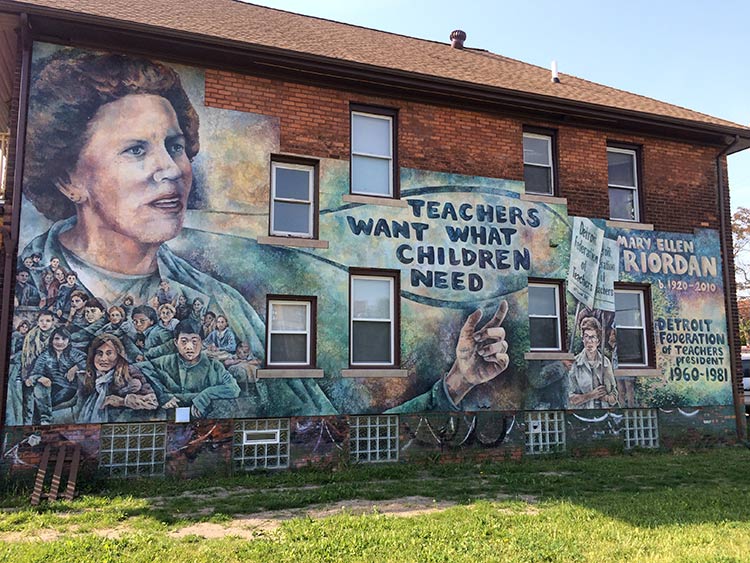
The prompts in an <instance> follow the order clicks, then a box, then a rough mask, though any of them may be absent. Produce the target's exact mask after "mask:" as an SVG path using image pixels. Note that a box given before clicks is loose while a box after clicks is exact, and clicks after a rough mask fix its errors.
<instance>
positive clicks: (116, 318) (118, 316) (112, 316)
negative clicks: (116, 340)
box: [109, 309, 122, 325]
mask: <svg viewBox="0 0 750 563" xmlns="http://www.w3.org/2000/svg"><path fill="white" fill-rule="evenodd" d="M109 322H111V323H112V324H113V325H119V324H120V323H121V322H122V313H120V311H118V310H117V309H113V310H111V311H110V312H109Z"/></svg>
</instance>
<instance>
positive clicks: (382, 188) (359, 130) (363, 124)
mask: <svg viewBox="0 0 750 563" xmlns="http://www.w3.org/2000/svg"><path fill="white" fill-rule="evenodd" d="M394 117H395V116H394V115H381V114H376V113H366V112H363V111H352V112H351V130H352V139H351V143H352V145H351V150H352V154H351V167H352V170H351V182H352V188H351V189H352V193H353V194H359V195H369V196H380V197H394V194H395V191H394V185H393V183H394V182H393V180H394V170H393V160H394V159H393V155H394V150H393V149H394V147H393V145H394V135H393V121H394Z"/></svg>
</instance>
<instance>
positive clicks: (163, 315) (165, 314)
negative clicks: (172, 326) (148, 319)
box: [159, 307, 174, 324]
mask: <svg viewBox="0 0 750 563" xmlns="http://www.w3.org/2000/svg"><path fill="white" fill-rule="evenodd" d="M159 318H160V319H161V320H162V322H164V324H166V323H168V322H169V321H171V320H172V319H173V318H174V313H173V312H172V311H171V310H170V309H168V308H167V307H164V308H163V309H162V310H161V311H159Z"/></svg>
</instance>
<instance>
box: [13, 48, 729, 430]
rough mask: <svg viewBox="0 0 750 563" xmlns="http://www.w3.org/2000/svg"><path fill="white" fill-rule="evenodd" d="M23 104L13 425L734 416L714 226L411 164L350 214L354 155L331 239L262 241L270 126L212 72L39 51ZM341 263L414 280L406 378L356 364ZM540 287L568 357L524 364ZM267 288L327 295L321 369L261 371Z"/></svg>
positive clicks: (333, 175)
mask: <svg viewBox="0 0 750 563" xmlns="http://www.w3.org/2000/svg"><path fill="white" fill-rule="evenodd" d="M30 91H31V93H30V100H29V120H28V126H27V139H26V142H27V148H28V150H27V151H26V152H27V159H26V162H25V168H24V177H23V202H22V209H21V233H20V236H21V246H20V248H21V249H22V250H21V252H20V254H19V257H18V260H19V265H18V273H17V276H16V278H17V280H16V290H15V303H14V305H15V309H14V328H15V330H14V332H13V335H12V342H11V353H12V355H11V359H10V373H9V381H8V408H7V412H6V420H7V423H8V424H9V425H17V426H21V425H31V424H62V423H99V422H127V421H140V420H143V421H145V420H167V419H168V420H173V419H174V416H175V414H174V412H173V410H172V409H177V408H187V409H189V410H190V415H191V417H192V418H252V417H271V416H272V417H288V416H323V415H335V414H357V413H379V412H393V413H421V412H451V411H482V410H486V411H502V410H517V409H524V408H526V409H560V408H597V409H598V408H607V407H618V406H621V407H622V406H636V405H643V406H648V405H683V406H686V405H698V404H701V405H708V404H729V403H731V390H730V386H729V383H728V373H729V362H728V358H727V356H728V347H727V344H726V341H727V335H726V328H725V322H724V317H723V315H724V313H723V306H722V291H723V289H722V286H721V272H720V267H721V266H720V263H719V261H718V258H717V257H718V256H719V241H718V236H717V233H716V232H714V231H698V232H697V233H696V234H695V235H684V234H682V235H674V234H670V233H654V232H633V231H627V230H617V229H611V228H609V227H607V226H606V225H605V224H604V221H600V220H589V219H585V218H573V217H569V216H568V214H567V209H566V207H565V206H564V205H562V204H558V203H541V202H535V201H532V200H529V199H526V198H525V197H524V195H523V192H524V188H523V183H522V182H515V181H508V180H500V179H492V178H481V177H467V176H460V175H455V174H444V173H435V172H430V171H420V170H411V169H402V170H401V195H402V201H403V202H404V206H403V207H394V206H382V205H371V204H360V203H347V202H345V201H344V199H343V196H344V195H345V194H347V193H348V192H349V187H348V178H349V170H348V162H346V161H338V160H329V159H323V160H321V161H320V165H319V173H320V181H319V185H320V194H319V195H320V198H319V200H320V204H319V206H320V209H319V238H320V239H321V240H322V241H326V242H327V243H328V246H327V248H317V247H316V248H312V247H310V248H308V247H292V246H288V245H283V244H268V241H264V240H263V239H264V237H266V238H267V235H268V232H269V230H268V222H269V211H268V202H269V191H270V187H269V184H270V180H269V178H270V161H271V155H272V154H275V153H278V152H279V122H278V119H277V118H275V117H271V116H263V115H255V114H249V113H243V112H235V111H227V110H219V109H216V108H210V107H206V106H205V104H204V103H203V91H204V82H203V74H202V71H200V70H199V69H195V68H187V67H179V66H170V65H166V64H162V63H158V62H154V61H150V60H144V59H140V58H135V57H129V56H125V55H118V54H108V53H99V52H92V51H81V50H76V49H70V48H60V47H57V46H53V45H48V44H40V43H36V44H35V45H34V55H33V64H32V83H31V89H30ZM350 268H381V269H387V270H390V271H397V272H399V273H400V288H401V292H400V296H399V297H400V298H399V301H400V303H399V309H400V327H399V329H400V344H401V345H400V365H399V366H397V367H399V368H401V370H400V372H399V373H400V375H402V376H388V377H382V376H379V375H380V374H378V370H372V371H371V372H370V373H371V376H370V374H368V373H367V372H365V371H363V370H357V371H356V372H354V373H353V374H347V373H346V371H345V370H347V369H348V368H349V367H350V365H349V331H350V330H349V323H350V319H349V283H350V277H349V269H350ZM530 278H531V279H540V278H545V279H556V280H567V284H566V286H567V287H568V294H567V302H566V303H563V304H562V305H563V307H562V309H563V314H565V315H567V317H568V327H570V334H569V335H562V336H563V339H564V341H565V345H564V346H563V347H562V350H561V351H560V353H559V354H557V357H555V356H554V355H552V356H549V357H548V358H547V357H545V358H542V359H539V358H537V357H529V356H528V352H529V350H530V345H529V338H530V336H529V330H530V329H529V316H528V311H529V302H528V284H529V279H530ZM617 280H619V281H629V282H633V283H639V284H648V285H650V286H651V296H652V300H653V318H654V321H655V327H654V329H655V342H656V343H657V347H656V359H655V362H654V365H655V368H656V369H654V370H651V371H652V372H657V371H658V374H655V373H650V374H649V375H648V377H643V376H639V375H637V374H636V375H628V376H623V377H621V376H620V375H618V373H617V367H618V362H617V346H616V343H617V336H616V331H615V313H614V311H615V305H616V304H615V300H614V289H613V287H614V283H615V281H617ZM268 295H275V296H278V295H294V296H316V297H317V319H316V326H317V358H316V362H314V363H315V365H316V367H317V368H320V369H322V371H323V373H324V377H322V378H316V377H310V376H307V375H309V374H307V373H305V372H304V370H303V371H300V372H299V375H301V377H288V376H285V377H281V376H279V377H275V376H274V373H273V370H270V369H265V368H266V367H267V366H266V362H265V356H266V322H267V319H266V307H267V303H266V301H267V296H268ZM649 329H650V327H649ZM287 375H288V374H287ZM349 375H352V376H349ZM397 375H398V374H397Z"/></svg>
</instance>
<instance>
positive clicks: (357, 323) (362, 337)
mask: <svg viewBox="0 0 750 563" xmlns="http://www.w3.org/2000/svg"><path fill="white" fill-rule="evenodd" d="M395 287H396V278H395V276H390V275H383V276H381V275H364V274H356V275H352V276H351V298H350V312H351V314H350V327H349V334H350V342H349V345H350V350H351V358H350V361H351V365H353V366H358V365H359V366H361V365H372V366H393V365H395V364H396V339H397V338H396V337H397V331H396V305H395V295H396V293H395Z"/></svg>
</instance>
